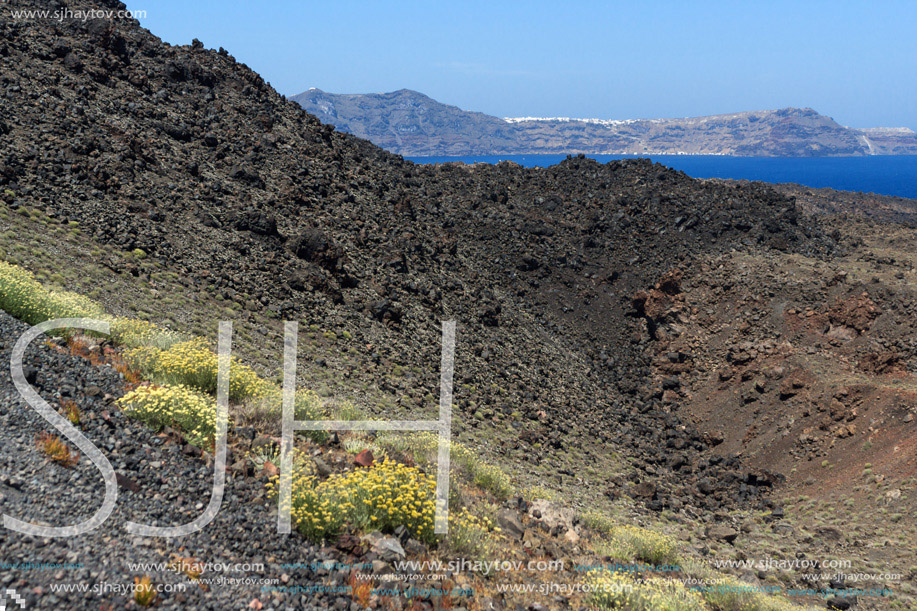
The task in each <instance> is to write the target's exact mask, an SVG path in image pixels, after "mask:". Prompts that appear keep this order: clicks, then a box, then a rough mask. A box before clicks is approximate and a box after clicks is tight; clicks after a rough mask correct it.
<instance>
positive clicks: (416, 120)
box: [291, 89, 917, 157]
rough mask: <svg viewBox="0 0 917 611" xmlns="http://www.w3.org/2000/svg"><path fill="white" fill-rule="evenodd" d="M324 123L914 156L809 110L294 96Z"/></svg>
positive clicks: (569, 145)
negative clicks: (542, 115) (668, 111)
mask: <svg viewBox="0 0 917 611" xmlns="http://www.w3.org/2000/svg"><path fill="white" fill-rule="evenodd" d="M291 99H293V100H295V101H296V102H299V103H300V104H302V106H303V108H305V109H306V110H308V111H309V112H311V113H313V114H314V115H316V116H317V117H318V118H319V119H321V120H322V122H324V123H329V124H331V125H335V126H336V127H337V128H338V129H341V130H342V131H346V132H349V133H353V134H355V135H357V136H360V137H361V138H366V139H368V140H371V141H372V142H374V143H375V144H377V145H379V146H381V147H383V148H385V149H387V150H390V151H392V152H395V153H399V154H402V155H418V156H422V155H434V156H435V155H493V154H499V155H522V154H534V153H590V154H636V155H642V154H655V155H662V154H690V155H738V156H750V157H755V156H762V157H809V156H813V157H818V156H834V155H891V154H894V155H906V154H910V155H913V154H917V135H915V134H914V132H913V131H911V130H908V129H905V128H892V129H882V128H876V129H868V130H857V129H851V128H847V127H844V126H841V125H839V124H837V123H836V122H835V121H834V120H832V119H830V118H829V117H825V116H823V115H820V114H818V113H817V112H815V111H814V110H812V109H810V108H805V109H799V108H784V109H781V110H768V111H755V112H742V113H734V114H727V115H716V116H710V117H696V118H688V119H652V120H632V121H611V120H609V121H605V120H594V119H567V118H554V119H539V118H532V117H522V118H514V119H499V118H497V117H492V116H488V115H484V114H482V113H476V112H468V111H464V110H461V109H459V108H456V107H454V106H447V105H445V104H442V103H440V102H437V101H435V100H433V99H431V98H429V97H427V96H425V95H423V94H420V93H417V92H416V91H409V90H406V89H402V90H400V91H396V92H394V93H387V94H367V95H335V94H330V93H326V92H324V91H321V90H318V89H310V90H309V91H305V92H303V93H301V94H299V95H296V96H293V98H291Z"/></svg>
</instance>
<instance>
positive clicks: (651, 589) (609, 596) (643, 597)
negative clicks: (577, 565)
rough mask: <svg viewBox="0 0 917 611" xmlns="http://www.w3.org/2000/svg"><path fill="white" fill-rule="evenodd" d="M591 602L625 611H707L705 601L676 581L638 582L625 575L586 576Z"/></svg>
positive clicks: (601, 607) (603, 572)
mask: <svg viewBox="0 0 917 611" xmlns="http://www.w3.org/2000/svg"><path fill="white" fill-rule="evenodd" d="M586 583H587V584H588V586H589V588H590V592H589V599H588V602H589V603H591V604H593V605H595V606H596V607H598V608H600V609H620V610H621V611H706V610H707V607H706V605H705V604H704V599H703V598H702V597H701V596H700V594H698V593H697V592H695V591H693V590H690V589H688V588H686V587H685V586H684V585H683V584H682V583H681V582H680V581H678V580H675V579H662V578H659V577H649V578H646V579H641V580H639V581H638V580H637V579H635V578H634V576H633V574H632V573H629V572H623V571H591V572H589V573H588V574H587V576H586Z"/></svg>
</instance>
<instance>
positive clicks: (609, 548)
mask: <svg viewBox="0 0 917 611" xmlns="http://www.w3.org/2000/svg"><path fill="white" fill-rule="evenodd" d="M599 552H600V553H601V554H602V555H604V556H610V557H612V558H614V559H615V560H622V561H631V560H640V561H642V562H646V563H647V564H654V565H660V564H675V563H677V561H678V545H677V543H676V542H675V539H673V538H672V537H669V536H667V535H664V534H662V533H658V532H656V531H653V530H649V529H648V528H640V527H639V526H632V525H629V524H627V525H624V526H616V527H615V528H614V530H612V532H611V540H610V541H609V542H608V543H607V544H606V545H605V546H602V547H601V548H600V550H599Z"/></svg>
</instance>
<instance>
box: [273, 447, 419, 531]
mask: <svg viewBox="0 0 917 611" xmlns="http://www.w3.org/2000/svg"><path fill="white" fill-rule="evenodd" d="M277 481H278V477H277V476H275V477H274V478H272V480H271V481H270V482H269V483H268V488H269V490H270V491H271V492H272V493H274V494H276V492H277ZM435 490H436V479H435V478H431V477H428V476H427V475H426V474H425V473H423V472H421V471H419V470H418V469H416V468H414V467H409V466H407V465H404V464H401V463H397V462H393V461H390V460H384V461H382V462H380V463H376V464H375V465H373V466H372V467H369V468H365V469H364V468H359V469H354V470H353V471H350V472H349V473H342V474H333V475H331V476H330V477H328V479H326V480H324V481H319V480H318V479H317V478H316V477H315V475H313V474H312V473H310V472H307V471H305V470H300V471H298V472H295V473H294V474H293V498H292V501H293V506H292V519H293V522H294V523H295V524H296V526H297V528H298V529H299V531H300V532H301V533H302V534H303V535H304V536H305V537H306V538H308V539H310V540H312V541H319V540H321V539H322V538H325V537H334V536H336V535H337V534H338V533H339V532H340V531H341V528H342V527H343V525H344V524H351V525H352V526H354V527H355V528H356V529H358V530H379V531H382V532H391V531H393V530H394V529H395V528H396V527H397V526H399V525H404V526H405V527H406V528H407V529H408V530H409V531H410V532H411V534H412V536H414V537H415V538H417V539H418V540H421V541H426V542H428V543H429V542H433V541H434V535H433V517H434V513H435V505H434V494H435Z"/></svg>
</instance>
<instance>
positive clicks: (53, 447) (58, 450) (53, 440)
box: [35, 432, 79, 467]
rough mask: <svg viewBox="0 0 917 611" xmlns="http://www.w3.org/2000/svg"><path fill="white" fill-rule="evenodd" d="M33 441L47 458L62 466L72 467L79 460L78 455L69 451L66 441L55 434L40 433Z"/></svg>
mask: <svg viewBox="0 0 917 611" xmlns="http://www.w3.org/2000/svg"><path fill="white" fill-rule="evenodd" d="M35 443H36V444H37V445H38V449H39V450H41V451H42V452H44V453H45V454H46V455H47V456H48V458H50V459H51V460H52V461H54V462H56V463H57V464H59V465H61V466H63V467H72V466H74V465H75V464H76V463H77V462H78V461H79V457H78V456H77V455H76V454H74V453H73V452H71V451H70V447H69V446H68V445H67V443H66V442H65V441H63V440H62V439H61V438H60V437H58V436H57V435H52V434H51V433H47V432H45V433H41V434H40V435H39V436H38V438H37V439H36V440H35Z"/></svg>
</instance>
